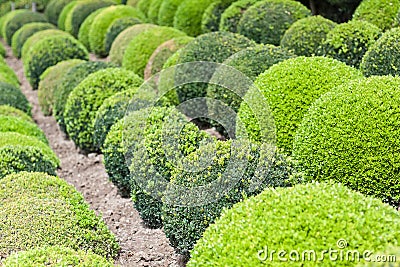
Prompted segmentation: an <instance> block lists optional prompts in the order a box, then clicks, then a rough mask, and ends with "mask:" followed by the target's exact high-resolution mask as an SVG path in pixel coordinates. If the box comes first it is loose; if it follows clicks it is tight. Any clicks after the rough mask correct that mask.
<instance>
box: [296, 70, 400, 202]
mask: <svg viewBox="0 0 400 267" xmlns="http://www.w3.org/2000/svg"><path fill="white" fill-rule="evenodd" d="M399 85H400V79H399V78H394V77H390V76H386V77H378V76H376V77H371V78H368V79H363V80H356V81H353V82H351V83H348V84H344V85H343V86H342V87H340V88H339V89H337V90H334V91H333V92H330V93H328V94H326V95H324V96H322V97H321V99H319V100H318V101H316V102H315V103H314V104H313V105H312V106H311V108H310V109H309V111H308V113H307V114H306V115H305V116H304V119H303V121H302V123H301V127H300V128H299V129H298V131H297V135H296V138H295V139H294V146H293V156H294V157H295V158H296V159H297V160H298V165H299V169H300V170H301V171H302V172H304V175H305V179H306V180H317V181H325V180H329V179H332V180H335V181H338V182H341V183H343V184H344V185H346V186H348V187H350V188H351V189H354V190H356V191H359V192H361V193H363V194H366V195H372V196H375V197H377V198H380V199H382V200H383V201H385V202H389V203H391V204H393V205H394V206H395V207H399V206H400V194H399V184H400V180H399V177H398V176H397V175H396V173H397V167H396V165H393V163H392V162H395V161H396V157H397V150H396V146H397V144H398V142H399V141H398V138H397V137H398V131H399V130H398V128H399V127H398V125H397V124H398V123H397V121H398V120H397V115H396V114H397V113H396V110H398V109H399V107H398V105H397V104H396V103H397V101H398V99H399V97H400V94H399V93H398V88H399ZM371 110H374V113H373V114H372V113H371Z"/></svg>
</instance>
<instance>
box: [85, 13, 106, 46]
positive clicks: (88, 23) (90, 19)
mask: <svg viewBox="0 0 400 267" xmlns="http://www.w3.org/2000/svg"><path fill="white" fill-rule="evenodd" d="M105 9H106V8H105V7H103V8H100V9H97V10H96V11H93V12H92V13H90V15H89V16H87V17H86V19H85V20H84V21H83V23H82V25H81V27H80V28H79V33H78V40H79V41H80V42H81V43H82V44H83V45H84V46H85V47H86V48H87V49H88V50H90V43H89V33H90V28H91V27H92V24H93V21H94V19H95V18H96V17H97V15H99V14H100V13H101V12H103V11H104V10H105Z"/></svg>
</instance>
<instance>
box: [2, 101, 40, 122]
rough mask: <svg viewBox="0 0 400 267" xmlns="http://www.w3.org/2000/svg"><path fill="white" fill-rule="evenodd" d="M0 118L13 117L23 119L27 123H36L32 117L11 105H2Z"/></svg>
mask: <svg viewBox="0 0 400 267" xmlns="http://www.w3.org/2000/svg"><path fill="white" fill-rule="evenodd" d="M0 116H12V117H17V118H20V119H23V120H24V121H27V122H32V123H33V122H34V121H33V119H32V117H30V116H29V115H28V114H27V113H25V112H23V111H22V110H20V109H17V108H14V107H12V106H9V105H0Z"/></svg>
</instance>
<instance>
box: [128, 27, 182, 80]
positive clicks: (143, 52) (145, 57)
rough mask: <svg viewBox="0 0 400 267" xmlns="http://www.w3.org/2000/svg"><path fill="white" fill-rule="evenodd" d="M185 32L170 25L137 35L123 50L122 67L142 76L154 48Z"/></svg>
mask: <svg viewBox="0 0 400 267" xmlns="http://www.w3.org/2000/svg"><path fill="white" fill-rule="evenodd" d="M185 35H186V34H185V33H183V32H181V31H179V30H176V29H174V28H171V27H157V28H154V29H149V30H147V31H145V32H142V33H140V34H139V35H137V36H136V37H135V38H134V39H133V40H131V42H130V43H129V45H128V47H127V48H126V50H125V53H124V57H123V59H122V67H123V68H125V69H128V70H131V71H133V72H135V73H136V74H137V75H139V76H140V77H144V69H145V68H146V64H147V62H148V61H149V59H150V57H151V55H152V54H153V52H154V50H156V49H157V47H158V46H159V45H161V44H162V43H164V42H166V41H168V40H171V39H172V38H175V37H183V36H185Z"/></svg>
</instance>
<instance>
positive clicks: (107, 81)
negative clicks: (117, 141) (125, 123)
mask: <svg viewBox="0 0 400 267" xmlns="http://www.w3.org/2000/svg"><path fill="white" fill-rule="evenodd" d="M142 83H143V79H141V78H140V77H139V76H137V75H135V74H134V73H133V72H131V71H127V70H122V69H119V68H113V69H105V70H100V71H97V72H96V73H94V74H91V75H90V76H89V77H87V78H86V79H85V80H83V81H82V82H81V83H80V84H79V85H78V86H77V87H75V88H74V89H73V91H72V92H71V94H70V95H69V97H68V100H67V103H66V105H65V111H64V119H65V125H66V126H67V132H68V135H69V136H70V137H71V139H72V140H73V141H74V142H75V144H76V145H77V146H78V147H79V148H81V149H82V150H84V151H87V152H91V151H98V147H97V146H95V143H94V140H93V133H94V120H95V117H96V111H97V110H98V109H99V108H100V106H101V105H102V104H103V102H104V100H106V99H107V98H109V97H110V96H112V95H114V94H116V93H117V92H121V91H125V90H127V89H130V88H133V87H139V86H140V85H141V84H142Z"/></svg>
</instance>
